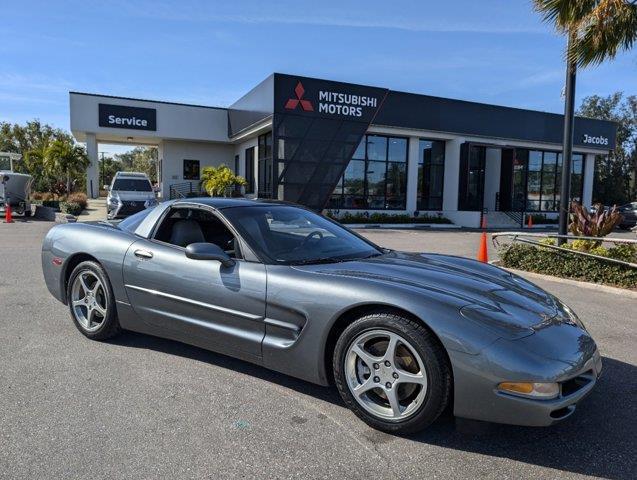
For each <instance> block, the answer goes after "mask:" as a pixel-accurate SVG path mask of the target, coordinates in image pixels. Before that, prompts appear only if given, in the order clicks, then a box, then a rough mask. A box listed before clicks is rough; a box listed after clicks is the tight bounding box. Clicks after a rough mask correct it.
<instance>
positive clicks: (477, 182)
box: [458, 143, 487, 211]
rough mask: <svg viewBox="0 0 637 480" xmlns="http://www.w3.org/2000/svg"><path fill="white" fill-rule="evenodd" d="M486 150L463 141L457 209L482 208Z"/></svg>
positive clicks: (476, 209) (475, 209) (474, 209)
mask: <svg viewBox="0 0 637 480" xmlns="http://www.w3.org/2000/svg"><path fill="white" fill-rule="evenodd" d="M486 150H487V149H486V147H485V146H483V145H475V144H472V143H463V144H462V146H461V148H460V175H459V182H460V183H459V185H458V210H472V211H481V210H482V207H483V204H484V170H485V160H486Z"/></svg>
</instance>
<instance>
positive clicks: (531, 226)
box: [526, 215, 533, 228]
mask: <svg viewBox="0 0 637 480" xmlns="http://www.w3.org/2000/svg"><path fill="white" fill-rule="evenodd" d="M526 226H527V227H529V228H533V215H529V220H528V222H526Z"/></svg>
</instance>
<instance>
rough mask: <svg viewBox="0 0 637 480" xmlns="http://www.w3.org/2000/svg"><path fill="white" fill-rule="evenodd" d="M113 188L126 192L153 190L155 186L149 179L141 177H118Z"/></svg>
mask: <svg viewBox="0 0 637 480" xmlns="http://www.w3.org/2000/svg"><path fill="white" fill-rule="evenodd" d="M112 190H114V191H117V190H119V191H124V192H152V191H153V188H152V187H151V185H150V182H149V181H148V180H143V179H141V178H140V179H137V178H118V179H117V180H115V183H113V188H112Z"/></svg>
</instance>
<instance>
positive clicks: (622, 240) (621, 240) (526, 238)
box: [491, 232, 637, 268]
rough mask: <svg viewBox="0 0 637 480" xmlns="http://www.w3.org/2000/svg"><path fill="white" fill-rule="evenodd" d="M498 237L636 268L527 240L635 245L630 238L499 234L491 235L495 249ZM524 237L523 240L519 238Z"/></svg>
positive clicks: (633, 265)
mask: <svg viewBox="0 0 637 480" xmlns="http://www.w3.org/2000/svg"><path fill="white" fill-rule="evenodd" d="M498 237H511V238H512V241H513V242H521V243H528V244H531V245H537V246H539V247H542V248H548V249H551V250H557V251H562V252H566V253H574V254H576V255H581V256H584V257H591V258H597V259H598V260H603V261H606V262H610V263H618V264H620V265H626V266H628V267H631V268H637V263H633V262H626V261H624V260H618V259H617V258H611V257H603V256H601V255H595V254H593V253H588V252H583V251H581V250H575V249H572V248H565V247H558V246H557V245H549V244H546V243H540V242H538V241H534V240H529V238H540V239H544V238H566V239H567V240H590V241H593V242H601V243H607V242H608V243H613V244H618V243H624V244H629V245H637V240H633V239H630V238H615V237H608V236H607V237H578V236H575V235H559V234H556V233H524V232H500V233H493V234H491V241H492V242H493V245H494V246H495V247H499V246H500V242H499V241H498ZM520 237H524V238H520Z"/></svg>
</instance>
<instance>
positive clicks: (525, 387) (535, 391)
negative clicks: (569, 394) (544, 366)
mask: <svg viewBox="0 0 637 480" xmlns="http://www.w3.org/2000/svg"><path fill="white" fill-rule="evenodd" d="M498 390H499V391H501V392H505V393H509V394H512V395H517V396H518V397H527V398H537V399H544V400H549V399H552V398H557V396H558V395H559V394H560V386H559V385H558V384H557V383H541V382H502V383H500V384H499V385H498Z"/></svg>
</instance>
